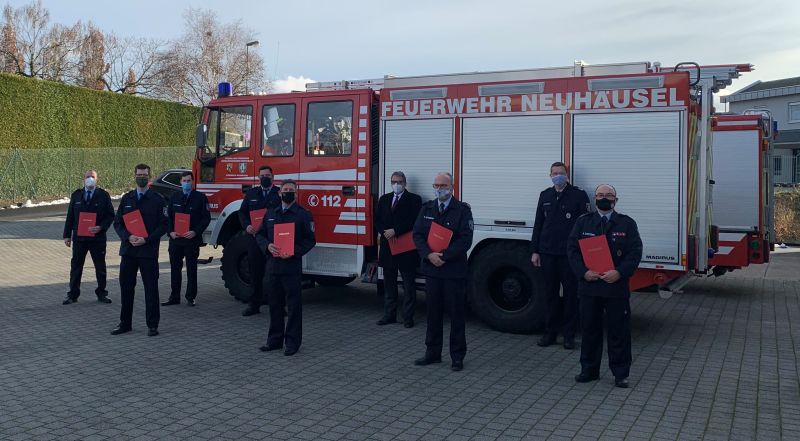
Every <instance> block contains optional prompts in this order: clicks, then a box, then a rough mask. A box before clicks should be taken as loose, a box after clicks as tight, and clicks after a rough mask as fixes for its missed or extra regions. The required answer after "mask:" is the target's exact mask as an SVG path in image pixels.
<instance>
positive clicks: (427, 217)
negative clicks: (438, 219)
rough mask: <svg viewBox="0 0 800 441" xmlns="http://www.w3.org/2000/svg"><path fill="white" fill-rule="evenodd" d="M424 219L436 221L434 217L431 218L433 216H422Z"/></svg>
mask: <svg viewBox="0 0 800 441" xmlns="http://www.w3.org/2000/svg"><path fill="white" fill-rule="evenodd" d="M422 217H423V218H425V219H430V220H434V218H433V217H431V216H422Z"/></svg>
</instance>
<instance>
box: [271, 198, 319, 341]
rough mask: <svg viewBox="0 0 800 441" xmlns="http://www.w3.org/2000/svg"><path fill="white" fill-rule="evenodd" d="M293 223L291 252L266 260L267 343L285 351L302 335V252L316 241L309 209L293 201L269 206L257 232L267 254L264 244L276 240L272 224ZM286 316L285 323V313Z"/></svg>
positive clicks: (305, 251) (311, 246) (308, 249)
mask: <svg viewBox="0 0 800 441" xmlns="http://www.w3.org/2000/svg"><path fill="white" fill-rule="evenodd" d="M285 223H294V256H292V257H290V258H288V259H282V258H280V257H270V258H269V259H268V260H267V276H268V277H267V280H268V283H269V288H268V293H269V333H268V335H267V347H269V348H273V349H276V348H280V347H283V346H284V343H285V346H286V352H287V353H294V352H297V350H298V349H299V348H300V343H301V341H302V339H303V299H302V297H301V286H300V282H301V279H302V276H303V256H304V255H306V254H307V253H308V252H309V251H311V249H312V248H314V246H315V245H316V244H317V241H316V239H315V238H314V225H313V223H314V220H313V218H312V217H311V212H309V211H308V210H306V209H305V208H303V207H301V206H299V205H297V203H294V204H292V205H290V206H289V207H288V208H283V207H281V208H277V209H274V210H270V212H269V213H268V214H267V216H266V217H265V218H264V222H263V223H262V224H261V228H260V229H259V230H258V232H257V234H256V240H257V242H258V247H259V250H264V252H265V253H267V254H269V251H267V247H268V246H269V244H271V243H275V225H276V224H285ZM287 306H288V318H287V321H286V323H285V324H284V320H283V318H284V316H286V315H287V312H286V307H287Z"/></svg>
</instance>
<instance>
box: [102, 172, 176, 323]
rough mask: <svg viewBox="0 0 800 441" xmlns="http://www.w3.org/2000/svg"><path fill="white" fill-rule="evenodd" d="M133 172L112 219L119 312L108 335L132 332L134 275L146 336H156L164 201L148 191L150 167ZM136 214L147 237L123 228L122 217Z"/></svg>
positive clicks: (164, 227) (133, 228) (159, 316)
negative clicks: (117, 241)
mask: <svg viewBox="0 0 800 441" xmlns="http://www.w3.org/2000/svg"><path fill="white" fill-rule="evenodd" d="M135 171H136V176H135V178H136V188H135V189H134V190H132V191H129V192H128V193H125V195H123V196H122V200H121V201H120V203H119V208H118V209H117V216H116V217H115V218H114V229H115V230H116V231H117V235H119V238H120V240H121V242H120V246H119V255H120V256H122V259H121V261H120V264H119V288H120V293H121V297H122V300H121V301H122V310H121V311H120V314H119V325H118V326H117V327H116V328H115V329H114V330H113V331H111V335H119V334H124V333H126V332H130V331H131V330H132V329H133V325H132V321H133V320H132V319H133V295H134V293H135V292H136V273H137V272H139V273H141V275H142V284H144V298H145V310H146V319H147V328H148V331H147V335H149V336H151V337H153V336H156V335H158V322H159V320H160V318H161V315H160V311H159V309H158V308H159V304H158V246H159V243H160V242H161V236H163V235H164V234H166V233H167V229H168V224H169V219H168V218H167V206H166V201H165V200H164V198H162V197H161V195H159V194H158V193H156V192H155V191H152V190H150V189H149V185H150V166H148V165H146V164H139V165H137V166H136V168H135ZM136 211H138V212H139V213H140V214H141V219H142V222H143V223H144V229H145V232H146V233H147V237H144V236H140V235H136V234H133V232H132V230H133V231H134V232H135V227H134V226H133V225H128V224H126V220H125V215H128V214H131V213H135V212H136Z"/></svg>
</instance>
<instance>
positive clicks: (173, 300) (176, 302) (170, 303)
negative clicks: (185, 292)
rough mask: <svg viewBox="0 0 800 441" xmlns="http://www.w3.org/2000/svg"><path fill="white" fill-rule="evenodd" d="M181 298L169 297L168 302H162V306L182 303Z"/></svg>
mask: <svg viewBox="0 0 800 441" xmlns="http://www.w3.org/2000/svg"><path fill="white" fill-rule="evenodd" d="M180 304H181V300H180V299H169V300H167V301H166V302H161V306H170V305H180Z"/></svg>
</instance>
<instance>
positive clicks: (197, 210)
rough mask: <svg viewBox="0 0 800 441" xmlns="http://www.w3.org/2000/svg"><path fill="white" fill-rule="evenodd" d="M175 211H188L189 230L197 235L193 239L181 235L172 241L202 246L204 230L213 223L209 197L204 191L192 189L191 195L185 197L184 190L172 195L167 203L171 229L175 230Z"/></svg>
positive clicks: (185, 244)
mask: <svg viewBox="0 0 800 441" xmlns="http://www.w3.org/2000/svg"><path fill="white" fill-rule="evenodd" d="M175 213H186V214H188V215H189V230H190V231H194V232H195V234H196V236H195V237H194V238H193V239H185V238H183V237H179V238H177V239H173V238H172V237H170V239H169V240H170V242H171V243H174V244H175V245H181V246H188V245H194V246H200V244H201V243H203V232H204V231H206V228H208V224H209V223H211V213H209V212H208V198H207V197H206V195H204V194H203V193H201V192H199V191H196V190H192V191H191V192H190V193H189V197H188V198H187V199H184V195H183V191H181V192H178V193H175V194H173V195H172V196H170V198H169V202H168V203H167V216H168V217H169V229H168V230H167V231H169V232H172V231H175Z"/></svg>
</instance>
